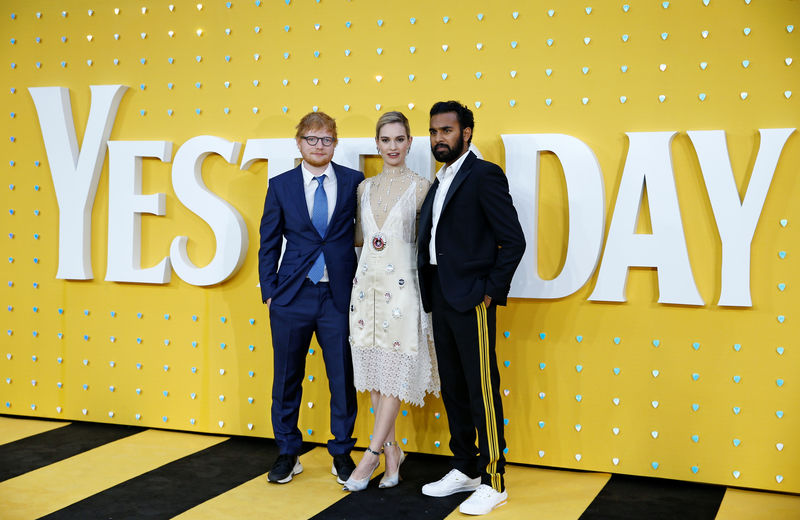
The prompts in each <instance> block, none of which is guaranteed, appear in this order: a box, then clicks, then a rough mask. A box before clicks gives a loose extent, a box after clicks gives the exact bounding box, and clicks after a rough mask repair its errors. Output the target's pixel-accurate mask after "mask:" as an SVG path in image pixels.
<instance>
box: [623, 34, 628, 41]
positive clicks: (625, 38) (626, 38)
mask: <svg viewBox="0 0 800 520" xmlns="http://www.w3.org/2000/svg"><path fill="white" fill-rule="evenodd" d="M622 41H623V42H625V43H628V35H627V34H623V35H622Z"/></svg>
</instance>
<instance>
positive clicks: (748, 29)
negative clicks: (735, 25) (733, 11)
mask: <svg viewBox="0 0 800 520" xmlns="http://www.w3.org/2000/svg"><path fill="white" fill-rule="evenodd" d="M742 32H743V33H744V35H745V36H750V32H751V31H750V28H749V27H745V28H744V29H742Z"/></svg>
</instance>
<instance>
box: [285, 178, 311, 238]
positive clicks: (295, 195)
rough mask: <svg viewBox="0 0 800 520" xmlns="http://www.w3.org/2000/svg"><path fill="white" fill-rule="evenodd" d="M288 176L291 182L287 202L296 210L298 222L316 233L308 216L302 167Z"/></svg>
mask: <svg viewBox="0 0 800 520" xmlns="http://www.w3.org/2000/svg"><path fill="white" fill-rule="evenodd" d="M290 175H291V176H292V182H290V183H289V200H291V201H293V202H294V204H295V208H296V210H297V211H298V212H299V213H300V220H302V221H303V222H304V223H305V224H306V226H307V227H309V228H310V229H312V230H313V231H314V232H315V233H316V232H317V228H315V227H314V223H313V222H311V216H310V215H309V214H308V204H306V189H305V186H304V185H303V170H302V167H301V166H297V168H295V169H294V170H292V172H291V173H290Z"/></svg>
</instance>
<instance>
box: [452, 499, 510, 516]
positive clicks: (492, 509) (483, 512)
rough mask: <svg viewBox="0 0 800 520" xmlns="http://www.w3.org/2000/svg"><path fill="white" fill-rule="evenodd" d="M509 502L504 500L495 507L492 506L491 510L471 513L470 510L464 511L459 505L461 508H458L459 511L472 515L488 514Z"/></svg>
mask: <svg viewBox="0 0 800 520" xmlns="http://www.w3.org/2000/svg"><path fill="white" fill-rule="evenodd" d="M507 503H508V500H504V501H502V502H500V503H499V504H497V505H496V506H494V507H493V508H491V509H490V510H488V511H481V512H478V513H470V512H468V511H463V510H462V509H461V508H460V507H459V508H458V512H459V513H461V514H462V515H472V516H479V515H488V514H489V513H491V512H492V511H494V510H495V509H497V508H498V507H500V506H504V505H506V504H507Z"/></svg>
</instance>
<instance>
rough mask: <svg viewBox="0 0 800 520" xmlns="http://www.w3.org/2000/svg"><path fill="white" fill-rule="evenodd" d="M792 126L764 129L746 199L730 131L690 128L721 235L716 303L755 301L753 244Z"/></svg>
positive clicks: (747, 304) (741, 304) (747, 303)
mask: <svg viewBox="0 0 800 520" xmlns="http://www.w3.org/2000/svg"><path fill="white" fill-rule="evenodd" d="M792 132H794V128H770V129H765V130H759V133H760V134H761V145H760V147H759V149H758V155H756V163H755V166H753V174H752V175H751V176H750V182H749V184H748V186H747V191H746V192H745V196H744V202H742V201H741V199H740V198H739V191H738V190H737V189H736V181H735V179H734V176H733V168H732V167H731V161H730V157H729V156H728V146H727V143H726V142H725V132H723V131H722V130H707V131H694V132H691V131H690V132H688V134H689V138H690V139H691V140H692V144H694V148H695V150H696V151H697V158H698V159H699V160H700V169H701V170H702V172H703V179H704V180H705V183H706V191H708V198H709V200H710V201H711V208H712V210H713V211H714V219H715V220H716V222H717V229H718V230H719V238H720V240H721V241H722V269H721V271H722V290H721V292H720V296H719V302H718V303H717V305H729V306H738V307H750V306H751V305H752V304H753V303H752V300H751V298H750V245H751V242H752V240H753V234H754V233H755V231H756V226H757V225H758V219H759V218H760V217H761V210H762V209H764V201H765V200H766V198H767V192H768V191H769V186H770V184H771V183H772V176H773V175H774V173H775V168H776V167H777V165H778V158H779V157H780V155H781V151H782V150H783V145H784V144H786V140H787V139H788V138H789V136H790V135H791V134H792Z"/></svg>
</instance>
